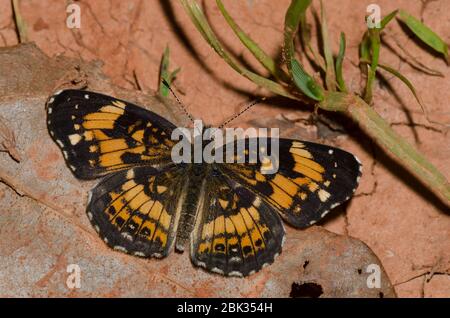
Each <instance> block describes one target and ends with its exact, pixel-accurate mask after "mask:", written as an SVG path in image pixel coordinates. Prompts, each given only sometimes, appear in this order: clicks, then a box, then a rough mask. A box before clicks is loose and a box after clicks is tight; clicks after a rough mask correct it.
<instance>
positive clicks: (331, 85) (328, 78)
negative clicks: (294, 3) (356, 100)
mask: <svg viewBox="0 0 450 318" xmlns="http://www.w3.org/2000/svg"><path fill="white" fill-rule="evenodd" d="M320 12H321V14H320V30H321V33H322V45H323V55H324V57H325V83H326V85H327V88H328V90H330V91H335V90H336V74H335V71H334V59H333V52H332V51H331V45H330V40H329V34H328V25H327V19H326V14H325V8H324V7H323V2H322V0H321V1H320Z"/></svg>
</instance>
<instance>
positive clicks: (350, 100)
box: [319, 92, 450, 205]
mask: <svg viewBox="0 0 450 318" xmlns="http://www.w3.org/2000/svg"><path fill="white" fill-rule="evenodd" d="M319 107H320V108H322V109H325V110H329V111H339V112H344V113H345V114H347V115H348V116H350V117H351V118H352V119H353V120H354V121H355V122H357V123H358V124H359V126H360V127H361V129H362V130H363V131H364V132H366V133H367V134H368V135H369V136H370V137H371V138H372V139H373V140H374V141H375V142H376V143H377V144H378V145H379V146H380V147H381V148H382V149H383V150H385V151H386V152H387V153H388V154H390V155H391V156H392V157H393V158H394V159H395V160H397V161H398V162H399V163H400V164H401V165H402V166H404V167H405V168H406V169H407V170H408V171H409V172H411V173H412V174H413V175H414V176H416V177H417V178H418V179H419V180H420V181H421V182H423V183H424V184H425V185H426V186H428V187H429V189H430V190H431V191H432V192H433V193H435V194H436V195H437V196H438V197H440V198H441V199H442V200H443V202H445V203H446V204H447V205H450V184H449V182H448V181H447V179H446V178H445V176H444V175H442V174H441V173H440V172H439V170H438V169H437V168H436V167H435V166H433V165H432V164H431V163H430V162H429V161H428V160H427V159H426V158H425V157H424V156H423V155H422V154H421V153H420V152H419V151H417V150H416V149H415V148H414V147H413V146H411V145H410V144H409V143H408V142H406V140H405V139H404V138H402V137H401V136H399V135H398V134H397V133H396V132H395V131H394V130H393V129H392V128H391V127H390V126H389V124H388V123H387V122H386V121H385V120H384V119H383V118H382V117H381V116H380V115H379V114H378V113H377V112H376V111H375V110H374V109H373V108H372V107H370V106H369V105H368V104H367V103H366V102H365V101H364V100H362V99H361V98H359V97H358V96H355V95H351V94H345V93H337V92H329V93H326V95H325V99H324V100H323V101H322V102H321V103H320V104H319Z"/></svg>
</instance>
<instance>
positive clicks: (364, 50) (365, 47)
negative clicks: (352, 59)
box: [359, 32, 370, 61]
mask: <svg viewBox="0 0 450 318" xmlns="http://www.w3.org/2000/svg"><path fill="white" fill-rule="evenodd" d="M359 58H360V60H368V61H370V39H369V35H368V33H367V32H366V33H364V35H363V38H362V40H361V43H360V44H359Z"/></svg>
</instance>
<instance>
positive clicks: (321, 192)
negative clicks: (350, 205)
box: [317, 189, 330, 202]
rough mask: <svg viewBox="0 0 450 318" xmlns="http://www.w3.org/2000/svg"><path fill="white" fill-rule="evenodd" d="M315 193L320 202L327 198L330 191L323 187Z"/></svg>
mask: <svg viewBox="0 0 450 318" xmlns="http://www.w3.org/2000/svg"><path fill="white" fill-rule="evenodd" d="M317 194H318V195H319V199H320V201H322V202H325V201H327V200H328V198H329V197H330V193H329V192H328V191H325V190H324V189H320V190H319V192H318V193H317Z"/></svg>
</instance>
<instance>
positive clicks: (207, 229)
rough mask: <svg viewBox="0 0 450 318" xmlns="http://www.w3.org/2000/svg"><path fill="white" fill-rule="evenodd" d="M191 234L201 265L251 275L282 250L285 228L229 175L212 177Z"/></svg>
mask: <svg viewBox="0 0 450 318" xmlns="http://www.w3.org/2000/svg"><path fill="white" fill-rule="evenodd" d="M206 184H207V185H206V193H205V194H204V197H203V200H202V204H201V205H200V211H199V215H198V216H197V221H196V224H195V228H194V231H193V233H192V236H191V259H192V261H193V263H194V264H195V265H197V266H200V267H203V268H205V269H207V270H208V271H212V272H215V273H218V274H222V275H226V276H248V275H251V274H252V273H254V272H256V271H258V270H260V269H261V268H262V267H264V266H266V265H269V264H271V263H273V261H274V259H275V257H276V256H277V255H278V254H280V253H281V247H282V244H283V240H284V227H283V224H282V222H281V219H280V217H279V216H278V214H277V212H276V211H275V210H274V209H272V208H271V207H270V206H269V205H268V204H266V203H265V202H264V201H263V200H262V199H261V198H260V197H259V196H257V195H255V194H254V193H252V192H251V191H249V190H247V189H246V188H244V187H242V186H241V185H239V184H238V183H236V182H234V181H232V180H231V179H229V178H228V177H227V176H225V175H216V176H209V178H208V179H207V182H206Z"/></svg>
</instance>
